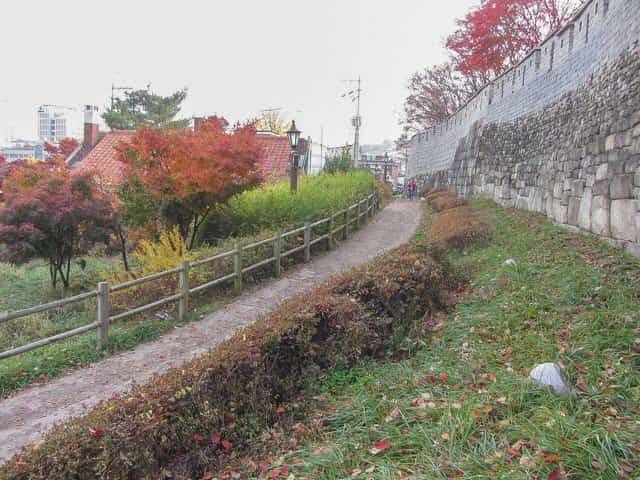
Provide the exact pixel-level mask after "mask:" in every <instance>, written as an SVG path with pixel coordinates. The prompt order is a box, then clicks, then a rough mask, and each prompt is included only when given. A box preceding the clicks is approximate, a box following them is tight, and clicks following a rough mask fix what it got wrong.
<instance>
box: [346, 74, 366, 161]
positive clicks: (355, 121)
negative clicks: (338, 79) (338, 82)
mask: <svg viewBox="0 0 640 480" xmlns="http://www.w3.org/2000/svg"><path fill="white" fill-rule="evenodd" d="M344 81H346V82H358V88H357V89H356V90H351V91H349V92H346V93H344V94H342V96H343V97H346V96H347V95H349V98H351V101H352V102H356V116H355V117H353V118H352V119H351V125H352V126H353V127H354V128H355V134H354V138H353V166H354V167H355V168H358V167H359V166H360V155H359V150H360V127H361V126H362V119H361V118H360V94H361V93H362V89H361V88H360V76H359V75H358V79H357V80H344Z"/></svg>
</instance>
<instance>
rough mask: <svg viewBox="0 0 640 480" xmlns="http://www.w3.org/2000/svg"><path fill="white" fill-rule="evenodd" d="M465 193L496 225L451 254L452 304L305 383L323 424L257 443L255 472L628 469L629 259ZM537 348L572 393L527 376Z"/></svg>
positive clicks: (600, 474) (522, 474) (620, 474)
mask: <svg viewBox="0 0 640 480" xmlns="http://www.w3.org/2000/svg"><path fill="white" fill-rule="evenodd" d="M472 205H473V206H474V207H476V208H478V207H481V209H482V210H483V212H484V213H483V215H484V217H485V219H486V220H487V221H489V222H490V224H492V225H493V226H494V233H493V239H492V240H491V241H490V242H483V243H480V244H476V245H473V246H467V247H466V249H465V250H463V251H456V252H452V254H451V257H452V260H453V262H454V264H455V265H457V266H458V267H459V268H462V269H464V270H466V271H467V272H470V273H471V274H472V281H471V282H470V284H469V285H468V287H467V288H465V289H462V290H460V291H459V292H458V293H457V296H458V304H457V307H456V308H455V310H454V311H453V312H450V313H449V314H447V315H442V316H439V317H436V318H434V319H433V321H434V324H435V326H434V329H433V330H434V332H433V334H432V335H430V336H429V337H425V338H414V339H413V340H411V341H409V342H410V343H411V344H412V345H411V346H410V350H412V351H414V352H416V353H415V354H414V355H412V356H410V357H409V358H407V359H405V360H402V361H398V362H388V361H379V360H378V361H374V362H370V363H368V364H366V365H365V366H364V367H360V368H358V369H357V370H341V371H338V372H334V373H333V374H332V375H331V376H330V377H328V378H327V379H325V380H324V381H323V382H322V383H320V384H318V383H316V384H315V385H312V386H311V387H310V391H309V395H308V398H309V401H311V399H313V401H314V402H316V408H317V412H316V422H317V423H320V425H321V426H322V427H323V428H321V429H320V430H319V432H320V433H318V434H316V435H315V436H311V439H313V440H311V439H309V438H308V439H307V440H306V441H305V442H303V444H302V445H300V446H294V447H291V446H285V447H283V444H282V443H281V444H280V450H279V451H276V452H268V451H267V452H266V453H265V451H264V450H263V451H262V455H263V457H260V456H259V455H256V456H255V457H254V458H253V461H254V462H256V463H259V462H260V461H261V460H263V459H266V461H267V463H268V464H269V465H270V466H269V468H267V469H266V470H265V472H264V474H265V475H267V477H268V475H270V474H272V472H276V473H277V474H278V475H279V476H278V478H280V475H282V468H283V467H286V475H282V478H285V477H286V476H287V475H293V478H296V479H317V478H322V479H343V478H359V479H370V478H372V479H398V478H402V479H423V478H443V479H444V478H469V479H470V478H473V479H490V478H491V479H531V478H534V479H536V478H537V479H545V480H546V479H548V478H549V479H554V478H572V479H594V478H598V479H612V480H613V479H620V478H636V477H637V475H638V473H639V472H640V463H639V462H640V450H639V447H638V439H639V438H640V415H639V413H640V410H639V407H640V313H639V312H640V309H639V308H638V307H639V305H640V304H639V299H640V268H639V267H640V265H639V262H638V260H637V259H634V258H631V257H628V256H626V255H624V254H622V253H621V252H620V250H618V249H614V248H612V247H610V246H608V245H606V244H602V243H601V242H599V241H598V240H596V239H594V238H592V237H588V236H584V235H580V234H574V233H571V232H568V231H565V230H562V229H560V228H557V227H555V226H554V225H552V223H551V222H550V221H548V220H547V219H545V218H544V217H542V216H540V215H537V214H534V213H529V212H524V211H517V210H513V209H503V208H500V207H497V206H495V204H493V203H489V202H485V201H474V202H472ZM428 214H429V215H430V213H429V212H428ZM509 258H513V259H514V260H515V261H516V262H517V265H516V266H515V267H514V266H509V265H504V262H505V260H507V259H509ZM542 362H558V363H560V364H561V365H563V366H564V368H565V372H566V373H567V376H568V378H569V380H570V381H571V383H572V384H573V386H574V387H575V389H576V391H577V395H576V396H574V397H559V396H557V395H555V394H554V393H552V392H551V391H549V390H547V389H543V388H539V387H537V386H535V385H534V384H533V383H532V382H531V381H529V379H528V375H529V372H530V370H531V369H532V368H533V367H534V366H535V365H536V364H538V363H542ZM282 434H283V435H286V432H285V433H282ZM283 443H284V442H283ZM278 458H280V460H278V462H277V464H274V463H273V461H274V459H278ZM243 471H244V472H246V471H247V470H246V469H245V470H243V465H242V464H241V463H239V464H236V465H234V466H233V467H230V468H228V469H227V470H226V471H224V472H222V474H221V476H220V478H232V473H234V472H236V473H237V472H243ZM248 477H249V478H256V477H257V476H256V475H255V474H251V472H249V475H248Z"/></svg>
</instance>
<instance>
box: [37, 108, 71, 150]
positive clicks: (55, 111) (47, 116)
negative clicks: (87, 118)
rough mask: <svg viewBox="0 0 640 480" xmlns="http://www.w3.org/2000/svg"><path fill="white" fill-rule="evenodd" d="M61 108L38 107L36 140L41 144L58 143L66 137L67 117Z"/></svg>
mask: <svg viewBox="0 0 640 480" xmlns="http://www.w3.org/2000/svg"><path fill="white" fill-rule="evenodd" d="M64 110H65V109H64V108H63V107H58V106H56V105H40V108H38V138H39V139H40V140H41V141H43V142H49V143H58V142H60V140H62V139H63V138H66V137H67V120H68V119H67V115H66V113H65V111H64Z"/></svg>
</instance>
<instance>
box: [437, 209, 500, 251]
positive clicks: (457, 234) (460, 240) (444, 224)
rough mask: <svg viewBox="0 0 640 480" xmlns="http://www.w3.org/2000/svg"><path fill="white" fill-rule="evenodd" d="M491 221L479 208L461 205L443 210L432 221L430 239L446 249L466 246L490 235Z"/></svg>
mask: <svg viewBox="0 0 640 480" xmlns="http://www.w3.org/2000/svg"><path fill="white" fill-rule="evenodd" d="M490 232H491V230H490V228H489V223H488V222H487V221H486V220H485V219H483V218H482V217H481V216H480V215H479V213H478V211H477V210H475V209H474V208H472V207H469V206H461V207H456V208H451V209H448V210H445V211H443V212H442V213H441V214H440V215H439V216H438V218H436V219H435V220H434V221H433V222H432V223H431V228H430V229H429V233H428V234H427V236H428V238H429V240H430V241H431V242H432V243H434V244H436V245H438V246H440V247H443V248H446V249H453V248H464V247H466V246H467V245H469V244H471V243H473V242H477V241H479V240H484V239H486V238H488V237H489V235H490Z"/></svg>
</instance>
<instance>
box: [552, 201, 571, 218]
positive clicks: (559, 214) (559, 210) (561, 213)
mask: <svg viewBox="0 0 640 480" xmlns="http://www.w3.org/2000/svg"><path fill="white" fill-rule="evenodd" d="M552 208H553V212H552V217H553V219H554V220H555V221H556V222H558V223H567V205H563V204H562V202H561V201H560V200H559V199H557V198H554V199H553V206H552Z"/></svg>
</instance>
